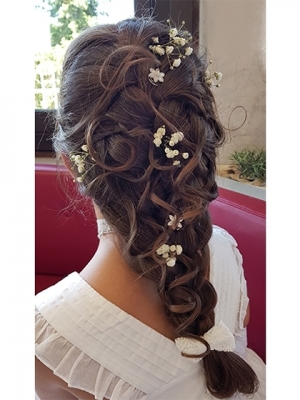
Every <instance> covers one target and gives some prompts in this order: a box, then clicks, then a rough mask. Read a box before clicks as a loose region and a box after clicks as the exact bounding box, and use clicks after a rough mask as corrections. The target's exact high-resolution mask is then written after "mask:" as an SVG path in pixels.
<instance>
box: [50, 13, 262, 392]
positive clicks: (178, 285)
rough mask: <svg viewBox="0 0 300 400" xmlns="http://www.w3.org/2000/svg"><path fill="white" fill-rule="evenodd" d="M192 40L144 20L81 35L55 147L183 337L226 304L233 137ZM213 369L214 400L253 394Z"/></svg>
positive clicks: (241, 371) (71, 54) (247, 381)
mask: <svg viewBox="0 0 300 400" xmlns="http://www.w3.org/2000/svg"><path fill="white" fill-rule="evenodd" d="M190 39H191V38H190V35H189V34H188V32H187V31H186V30H185V29H184V27H181V29H178V30H177V29H174V28H173V29H171V28H170V26H168V25H167V24H163V23H159V22H156V21H153V20H152V19H146V18H139V19H128V20H125V21H121V22H120V23H118V24H114V25H103V26H96V27H93V28H89V29H88V30H86V31H85V32H83V33H82V34H81V35H80V36H79V37H77V38H76V39H75V40H74V41H73V42H72V43H71V45H70V47H69V48H68V50H67V53H66V57H65V62H64V66H63V73H62V80H61V91H60V107H59V110H58V113H57V123H58V129H57V132H56V135H55V138H54V145H55V149H56V151H57V153H59V154H64V155H66V156H67V157H69V158H70V160H71V161H72V162H73V164H74V172H75V173H76V174H77V180H78V182H79V183H78V184H79V186H80V189H81V191H82V192H83V193H84V194H85V195H87V196H89V197H90V198H92V199H93V200H94V202H95V203H96V205H97V206H98V207H99V208H100V210H101V212H102V214H103V215H104V218H105V219H106V220H107V221H108V223H109V225H110V226H111V227H112V229H113V230H114V232H115V234H116V235H117V237H118V238H119V241H120V243H121V248H122V251H123V255H124V258H125V259H126V261H127V262H128V264H129V265H130V266H131V267H132V268H133V269H134V270H135V271H136V272H138V273H141V274H144V276H146V277H148V278H149V279H151V280H153V281H155V282H156V283H157V289H158V291H159V293H160V295H161V297H162V299H163V301H164V304H165V312H166V315H167V316H168V317H169V318H170V320H171V322H172V323H173V324H174V326H175V327H176V332H177V333H178V335H182V334H194V335H198V336H201V335H203V334H204V333H205V332H207V330H209V329H210V328H211V327H212V326H213V325H214V307H215V305H216V302H217V295H216V292H215V290H214V288H213V286H212V285H211V284H210V282H209V280H208V278H209V263H210V256H209V248H208V241H209V239H210V237H211V234H212V225H211V221H210V218H209V213H208V205H209V203H210V202H211V201H212V200H214V199H215V198H216V197H217V185H216V182H215V160H216V152H217V148H218V147H219V146H220V145H221V144H222V143H223V141H224V132H223V129H222V127H221V125H220V123H219V122H218V120H217V118H216V114H215V106H214V99H213V95H212V93H211V90H210V87H209V85H208V84H207V83H206V80H205V71H206V68H207V65H206V60H205V57H200V56H199V55H198V54H197V49H195V48H193V45H192V43H191V40H190ZM82 146H83V147H82ZM215 353H218V354H217V355H216V354H215ZM221 353H222V354H221ZM224 357H225V358H224ZM229 359H230V362H228V361H226V360H229ZM204 360H205V362H204V366H205V369H206V377H207V383H208V388H209V390H210V391H211V393H212V394H214V395H215V396H216V397H219V398H225V397H229V396H231V395H232V394H233V393H235V392H236V391H240V392H243V393H253V392H254V391H255V387H256V383H257V381H256V376H255V374H254V372H253V371H252V369H251V368H250V367H249V366H248V365H247V364H246V363H245V362H244V361H243V360H241V359H240V358H239V357H238V356H237V355H235V354H233V353H228V354H225V353H224V352H216V351H211V353H210V354H208V355H207V356H206V357H205V358H204ZM224 360H225V361H224ZM228 365H230V368H229V367H228ZM220 368H224V371H225V372H224V374H222V376H221V377H220V376H219V375H220V374H216V373H215V372H216V371H217V370H219V369H220ZM226 371H228V372H227V373H226ZM237 371H238V372H237ZM232 374H234V375H235V376H236V379H235V380H230V379H227V378H228V376H230V375H232ZM216 376H217V378H216Z"/></svg>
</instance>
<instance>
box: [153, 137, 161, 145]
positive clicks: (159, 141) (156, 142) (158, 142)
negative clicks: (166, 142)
mask: <svg viewBox="0 0 300 400" xmlns="http://www.w3.org/2000/svg"><path fill="white" fill-rule="evenodd" d="M153 143H154V144H155V146H156V147H159V146H160V145H161V139H160V138H155V139H154V140H153Z"/></svg>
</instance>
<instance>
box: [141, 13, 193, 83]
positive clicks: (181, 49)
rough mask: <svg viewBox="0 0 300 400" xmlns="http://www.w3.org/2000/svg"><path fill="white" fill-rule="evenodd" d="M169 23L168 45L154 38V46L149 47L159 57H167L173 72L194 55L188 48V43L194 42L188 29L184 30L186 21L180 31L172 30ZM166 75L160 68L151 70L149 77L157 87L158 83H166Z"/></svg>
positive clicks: (156, 37)
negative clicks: (183, 61)
mask: <svg viewBox="0 0 300 400" xmlns="http://www.w3.org/2000/svg"><path fill="white" fill-rule="evenodd" d="M167 23H168V24H169V27H170V30H169V40H168V41H167V42H166V43H161V42H160V39H159V37H158V36H155V37H152V43H153V44H150V45H149V49H150V50H151V51H152V52H153V53H154V54H156V55H157V56H158V57H161V56H166V57H167V58H168V62H169V66H170V69H171V70H172V69H174V68H177V67H179V65H180V64H181V62H182V60H184V59H185V58H186V57H188V56H190V55H191V54H192V53H193V48H192V47H190V46H188V43H189V42H191V40H192V35H191V34H190V33H189V32H188V31H187V30H186V29H183V27H184V25H185V22H184V21H182V23H181V26H180V27H179V29H177V28H171V25H170V20H169V19H168V20H167ZM162 74H163V75H162ZM164 75H165V74H164V73H163V72H160V70H159V68H156V70H154V68H150V73H149V74H148V77H149V80H150V82H151V83H152V84H153V85H156V83H157V82H164V79H163V76H164Z"/></svg>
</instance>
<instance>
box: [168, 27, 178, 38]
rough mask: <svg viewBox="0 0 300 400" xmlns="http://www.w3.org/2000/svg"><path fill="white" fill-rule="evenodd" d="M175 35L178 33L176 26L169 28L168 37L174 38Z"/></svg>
mask: <svg viewBox="0 0 300 400" xmlns="http://www.w3.org/2000/svg"><path fill="white" fill-rule="evenodd" d="M177 35H178V30H177V29H176V28H171V29H170V31H169V36H170V38H174V37H175V36H177Z"/></svg>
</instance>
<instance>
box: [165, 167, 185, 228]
mask: <svg viewBox="0 0 300 400" xmlns="http://www.w3.org/2000/svg"><path fill="white" fill-rule="evenodd" d="M175 162H176V161H174V163H175ZM174 163H173V165H178V164H174ZM178 163H179V164H180V161H178ZM169 219H170V221H169V222H168V226H170V227H171V228H173V229H177V230H179V229H180V228H182V224H181V222H182V219H180V220H179V222H178V223H177V224H176V217H175V216H174V215H172V214H170V215H169Z"/></svg>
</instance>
